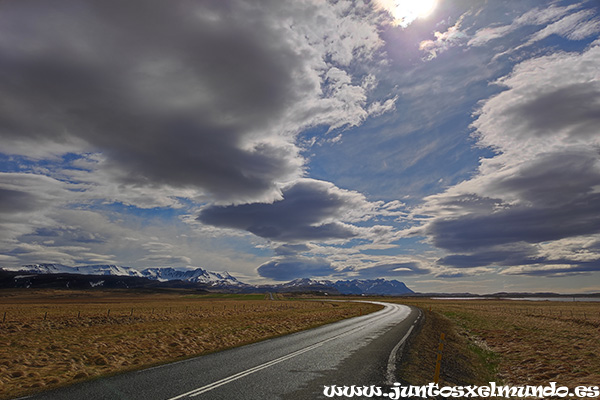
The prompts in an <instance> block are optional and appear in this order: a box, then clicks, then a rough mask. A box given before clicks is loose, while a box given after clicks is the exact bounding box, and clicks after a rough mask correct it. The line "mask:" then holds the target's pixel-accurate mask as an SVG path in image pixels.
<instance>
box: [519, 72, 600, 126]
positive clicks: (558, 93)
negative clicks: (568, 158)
mask: <svg viewBox="0 0 600 400" xmlns="http://www.w3.org/2000/svg"><path fill="white" fill-rule="evenodd" d="M507 113H508V116H509V117H513V118H515V119H518V120H522V121H523V122H524V124H525V128H526V129H525V130H524V131H525V132H528V134H535V135H548V134H553V133H554V132H556V131H557V130H562V129H566V130H567V131H568V132H569V134H570V135H573V136H589V135H597V134H598V125H600V92H599V91H598V87H596V86H594V85H590V84H588V83H578V84H572V85H569V86H566V87H561V88H559V89H556V90H554V91H550V92H547V93H543V94H541V95H539V96H538V97H535V98H533V99H532V101H530V102H528V103H526V104H520V105H518V106H516V107H514V108H512V109H508V110H507Z"/></svg>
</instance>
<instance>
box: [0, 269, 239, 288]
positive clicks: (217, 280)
mask: <svg viewBox="0 0 600 400" xmlns="http://www.w3.org/2000/svg"><path fill="white" fill-rule="evenodd" d="M2 269H3V270H5V271H11V272H22V273H29V274H80V275H110V276H131V277H138V278H146V279H151V280H155V281H160V282H166V281H176V280H179V281H184V282H191V283H201V284H204V285H209V286H237V287H241V286H245V285H246V284H245V283H243V282H240V281H239V280H237V279H236V278H235V277H233V276H231V275H230V274H229V273H228V272H222V273H219V272H212V271H207V270H205V269H203V268H196V269H193V270H177V269H174V268H170V267H165V268H146V269H144V270H142V271H139V270H137V269H135V268H131V267H123V266H120V265H85V266H79V267H69V266H66V265H62V264H30V265H23V266H21V267H3V268H2Z"/></svg>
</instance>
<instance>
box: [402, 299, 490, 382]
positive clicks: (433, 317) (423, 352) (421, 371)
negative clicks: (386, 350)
mask: <svg viewBox="0 0 600 400" xmlns="http://www.w3.org/2000/svg"><path fill="white" fill-rule="evenodd" d="M442 332H443V333H444V334H445V342H444V349H443V352H442V363H441V369H440V380H439V384H440V385H473V384H477V385H478V384H487V382H490V381H492V380H496V379H495V378H496V372H497V367H498V357H497V356H496V355H495V354H494V353H493V352H491V351H490V350H487V349H485V348H482V347H480V346H478V345H476V344H474V343H471V342H470V341H469V340H468V339H467V338H466V337H465V336H464V335H461V334H460V331H459V330H457V329H456V326H455V325H454V323H453V322H452V321H451V320H450V319H448V318H446V317H445V316H443V315H441V314H439V313H437V312H430V311H427V310H426V311H425V313H424V321H423V322H422V324H421V328H420V331H419V332H418V334H417V335H416V336H415V337H414V338H413V339H412V340H411V342H410V343H409V347H408V351H407V352H406V354H405V355H404V356H403V358H402V366H401V368H400V369H399V370H398V374H397V376H398V377H399V380H400V381H401V382H404V383H405V384H412V385H427V384H428V383H430V382H433V379H434V375H435V365H436V359H437V352H438V346H439V342H440V334H441V333H442Z"/></svg>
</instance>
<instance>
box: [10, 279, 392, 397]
mask: <svg viewBox="0 0 600 400" xmlns="http://www.w3.org/2000/svg"><path fill="white" fill-rule="evenodd" d="M274 299H275V300H270V296H268V295H267V296H265V295H260V294H259V295H194V294H189V293H180V292H171V293H143V292H127V291H65V290H36V291H19V290H2V291H0V348H1V349H2V352H0V398H2V399H6V398H13V397H16V396H22V395H26V394H29V393H33V392H36V391H41V390H47V389H50V388H53V387H58V386H61V385H67V384H71V383H74V382H78V381H82V380H86V379H91V378H94V377H98V376H103V375H110V374H113V373H116V372H122V371H127V370H134V369H140V368H143V367H149V366H152V365H156V364H161V363H166V362H170V361H174V360H179V359H184V358H187V357H192V356H196V355H201V354H206V353H209V352H214V351H218V350H223V349H226V348H230V347H234V346H240V345H243V344H247V343H252V342H256V341H260V340H263V339H266V338H271V337H275V336H280V335H285V334H288V333H292V332H296V331H299V330H303V329H307V328H311V327H315V326H318V325H322V324H325V323H329V322H333V321H336V320H340V319H343V318H349V317H353V316H357V315H359V314H361V313H363V314H364V313H369V312H373V311H375V310H378V309H380V308H381V307H380V306H376V305H369V304H360V303H339V302H338V303H333V302H326V301H297V300H284V299H283V297H281V296H280V295H276V296H275V297H274Z"/></svg>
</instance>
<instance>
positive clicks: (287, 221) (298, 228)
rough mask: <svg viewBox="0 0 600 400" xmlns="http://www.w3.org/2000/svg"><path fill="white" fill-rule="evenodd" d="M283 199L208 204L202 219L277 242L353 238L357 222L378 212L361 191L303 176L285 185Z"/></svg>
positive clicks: (209, 223) (201, 220) (356, 230)
mask: <svg viewBox="0 0 600 400" xmlns="http://www.w3.org/2000/svg"><path fill="white" fill-rule="evenodd" d="M282 194H283V199H282V200H279V201H275V202H273V203H270V204H268V203H253V204H241V205H232V206H208V207H206V208H204V209H203V210H202V211H201V213H200V215H199V216H198V220H199V221H200V222H202V223H204V224H208V225H214V226H217V227H221V228H233V229H241V230H246V231H248V232H251V233H253V234H255V235H257V236H260V237H263V238H266V239H270V240H273V241H277V242H292V243H293V242H304V241H310V240H317V241H327V240H332V239H342V240H345V239H350V238H353V237H356V236H358V235H359V229H358V228H357V227H355V226H354V225H351V224H348V223H346V222H341V221H348V222H353V221H358V220H360V219H363V218H364V217H365V216H366V215H369V214H372V213H374V211H375V207H376V205H374V204H372V203H369V202H367V200H366V199H365V197H364V196H363V195H362V194H360V193H357V192H352V191H347V190H343V189H339V188H337V187H336V186H334V185H333V184H331V183H329V182H324V181H318V180H314V179H306V178H305V179H300V180H298V181H295V182H293V183H291V184H289V185H286V186H284V187H283V188H282Z"/></svg>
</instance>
